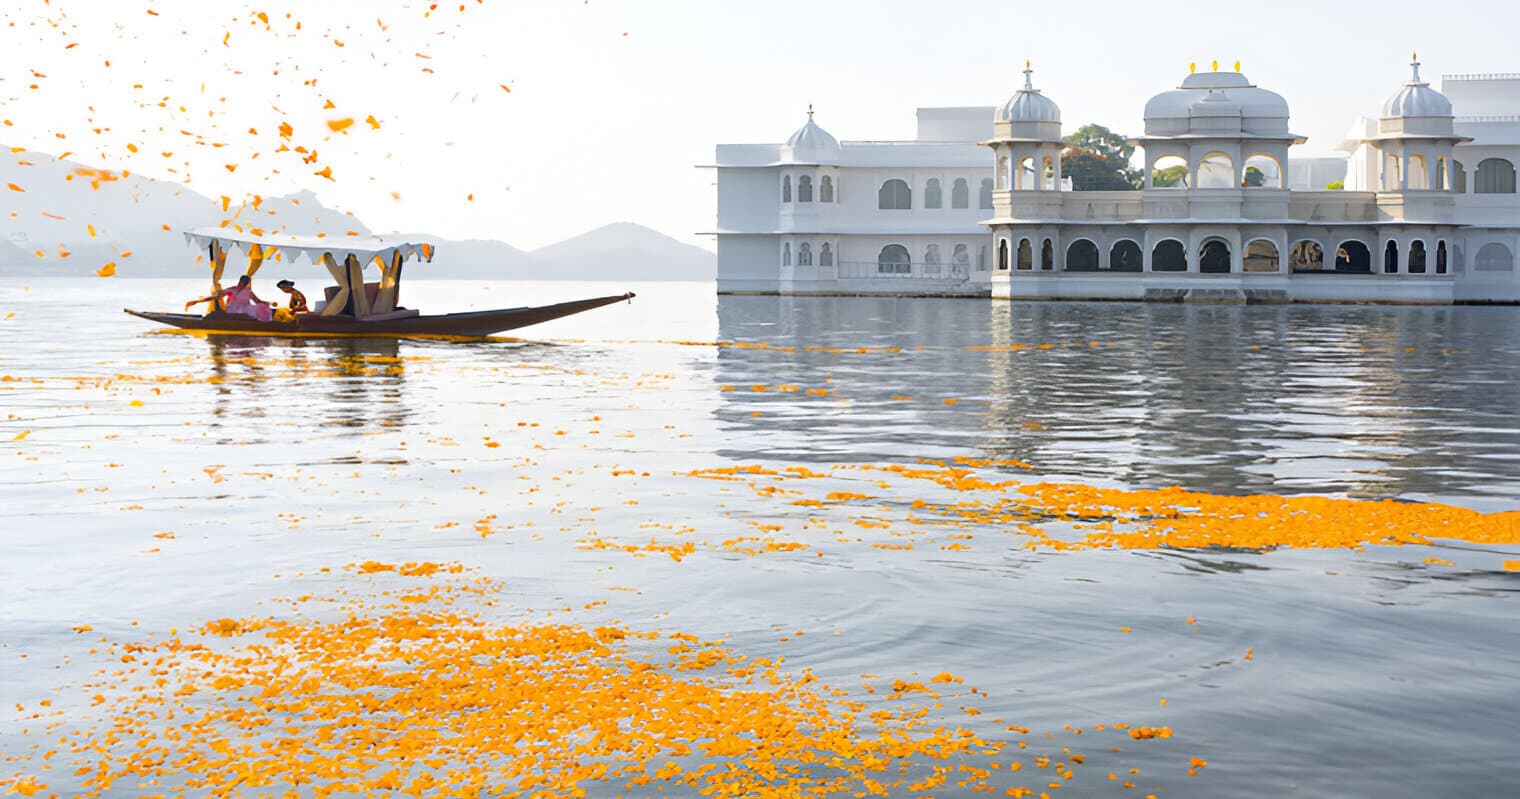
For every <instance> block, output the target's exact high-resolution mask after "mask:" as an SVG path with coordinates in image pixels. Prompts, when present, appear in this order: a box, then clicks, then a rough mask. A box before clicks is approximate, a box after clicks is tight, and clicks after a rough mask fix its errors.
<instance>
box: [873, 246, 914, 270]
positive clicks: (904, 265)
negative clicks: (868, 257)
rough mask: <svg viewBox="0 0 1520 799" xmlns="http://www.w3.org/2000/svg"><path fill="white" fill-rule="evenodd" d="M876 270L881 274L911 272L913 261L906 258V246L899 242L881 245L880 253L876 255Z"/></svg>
mask: <svg viewBox="0 0 1520 799" xmlns="http://www.w3.org/2000/svg"><path fill="white" fill-rule="evenodd" d="M876 271H877V272H878V273H879V274H883V275H907V274H912V272H913V263H912V261H911V260H909V258H908V248H907V247H904V246H902V245H901V244H888V245H887V246H885V247H882V248H881V254H880V255H877V256H876Z"/></svg>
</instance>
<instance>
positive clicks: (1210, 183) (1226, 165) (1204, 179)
mask: <svg viewBox="0 0 1520 799" xmlns="http://www.w3.org/2000/svg"><path fill="white" fill-rule="evenodd" d="M1235 187H1236V183H1235V162H1234V160H1232V159H1231V158H1230V156H1228V155H1226V154H1224V153H1217V152H1216V153H1209V154H1208V155H1205V156H1204V157H1203V160H1202V161H1200V162H1198V188H1200V189H1233V188H1235Z"/></svg>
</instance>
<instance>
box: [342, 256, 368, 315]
mask: <svg viewBox="0 0 1520 799" xmlns="http://www.w3.org/2000/svg"><path fill="white" fill-rule="evenodd" d="M343 264H344V266H346V267H348V285H349V288H350V289H351V290H352V291H353V297H354V317H355V318H358V319H363V318H364V317H366V316H369V314H370V310H369V292H366V291H365V290H364V264H362V263H360V262H359V258H358V256H356V255H353V254H352V253H350V254H349V256H348V258H346V259H345V260H344V262H343Z"/></svg>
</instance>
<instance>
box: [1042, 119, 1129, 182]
mask: <svg viewBox="0 0 1520 799" xmlns="http://www.w3.org/2000/svg"><path fill="white" fill-rule="evenodd" d="M1065 141H1066V144H1067V147H1066V150H1065V151H1063V152H1062V153H1061V171H1062V173H1064V174H1065V176H1066V177H1068V178H1071V187H1072V188H1073V189H1074V190H1076V191H1130V190H1133V189H1138V188H1140V186H1141V180H1140V178H1141V172H1140V170H1138V169H1136V168H1135V167H1134V166H1132V165H1131V164H1130V158H1131V157H1132V156H1133V155H1134V154H1135V147H1134V145H1132V144H1130V143H1129V142H1128V141H1127V140H1126V138H1125V136H1124V135H1123V134H1120V133H1114V132H1113V131H1111V130H1109V129H1108V128H1105V127H1103V126H1102V125H1096V124H1091V123H1089V124H1086V125H1083V126H1082V127H1080V128H1078V129H1077V131H1076V132H1075V133H1073V134H1071V135H1070V136H1067V137H1065Z"/></svg>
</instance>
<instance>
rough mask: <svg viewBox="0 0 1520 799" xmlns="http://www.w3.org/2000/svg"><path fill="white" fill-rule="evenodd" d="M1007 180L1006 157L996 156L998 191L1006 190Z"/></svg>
mask: <svg viewBox="0 0 1520 799" xmlns="http://www.w3.org/2000/svg"><path fill="white" fill-rule="evenodd" d="M1007 180H1008V156H1006V155H1000V156H998V160H997V182H998V188H1000V189H1006V188H1008V186H1007V183H1006V181H1007Z"/></svg>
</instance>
